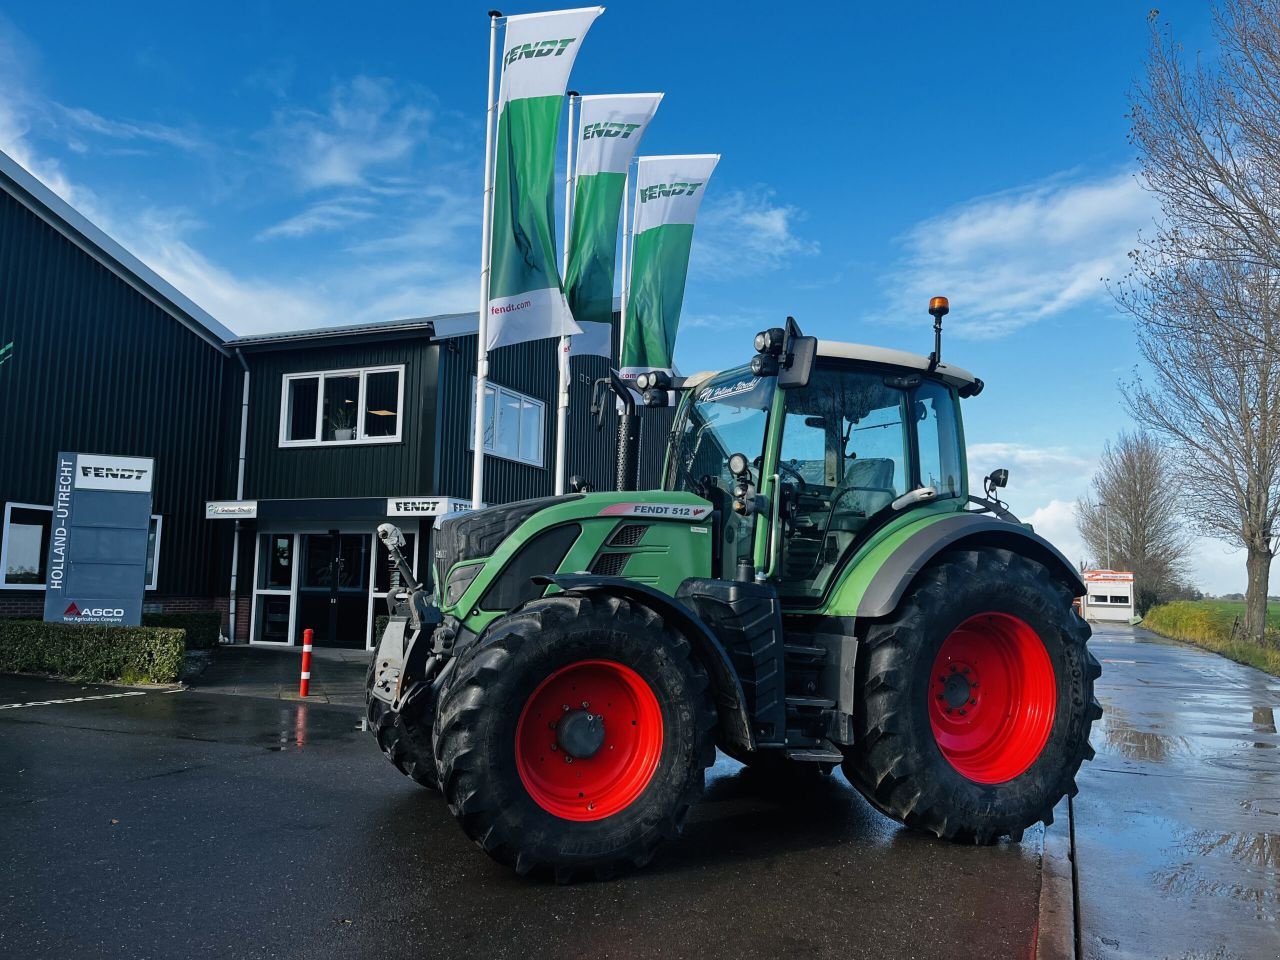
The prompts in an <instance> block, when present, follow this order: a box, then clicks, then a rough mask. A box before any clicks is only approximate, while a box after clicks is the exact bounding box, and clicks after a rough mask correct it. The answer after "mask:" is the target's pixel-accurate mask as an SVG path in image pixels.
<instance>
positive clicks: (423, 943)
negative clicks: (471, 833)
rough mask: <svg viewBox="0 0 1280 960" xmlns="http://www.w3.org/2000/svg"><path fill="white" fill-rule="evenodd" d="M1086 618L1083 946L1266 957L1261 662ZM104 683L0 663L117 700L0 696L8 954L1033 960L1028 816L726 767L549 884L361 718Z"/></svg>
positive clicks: (52, 690)
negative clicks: (664, 824)
mask: <svg viewBox="0 0 1280 960" xmlns="http://www.w3.org/2000/svg"><path fill="white" fill-rule="evenodd" d="M1095 636H1096V639H1095V641H1094V644H1095V653H1097V655H1098V656H1099V657H1100V659H1102V660H1104V661H1105V662H1104V668H1105V673H1104V676H1103V681H1102V682H1101V684H1100V687H1099V695H1100V699H1101V700H1102V701H1103V704H1104V706H1105V707H1106V709H1107V711H1108V713H1107V715H1106V719H1105V720H1104V722H1103V723H1102V724H1101V725H1100V726H1099V727H1096V728H1095V733H1094V738H1093V742H1094V745H1095V746H1096V747H1097V748H1098V758H1097V760H1096V761H1095V762H1094V763H1092V764H1088V765H1086V768H1085V772H1084V773H1083V774H1082V776H1081V793H1080V795H1079V796H1078V797H1077V798H1076V800H1075V803H1074V809H1075V840H1076V867H1077V871H1076V873H1075V877H1074V879H1075V881H1076V882H1077V883H1078V886H1079V890H1080V900H1079V913H1080V918H1081V920H1082V927H1081V929H1080V936H1081V945H1082V948H1083V950H1082V956H1084V957H1087V958H1091V960H1092V958H1110V957H1122V958H1130V957H1133V958H1137V957H1142V958H1148V957H1150V958H1161V957H1170V958H1193V957H1194V958H1218V960H1235V958H1249V960H1253V958H1272V957H1277V956H1280V935H1278V933H1277V910H1278V907H1280V864H1278V862H1277V860H1278V858H1280V759H1277V756H1276V755H1277V753H1280V750H1277V749H1276V748H1277V747H1278V746H1280V738H1278V737H1277V734H1276V728H1275V720H1276V713H1275V710H1276V709H1277V708H1280V681H1277V680H1275V679H1274V678H1268V677H1266V676H1265V675H1263V674H1260V673H1258V672H1257V671H1252V670H1249V669H1248V668H1244V667H1239V666H1237V665H1235V664H1232V663H1230V662H1228V661H1225V660H1222V659H1220V658H1218V657H1214V656H1212V655H1209V654H1205V653H1202V652H1200V651H1197V650H1194V649H1192V648H1188V647H1183V646H1180V645H1172V644H1166V643H1162V642H1155V641H1154V639H1153V638H1151V637H1150V635H1148V634H1146V633H1145V632H1144V631H1141V630H1138V631H1133V630H1131V629H1130V628H1112V629H1105V628H1097V629H1096V634H1095ZM237 669H239V668H238V667H237ZM237 682H240V681H237ZM122 692H127V691H122V690H121V689H120V688H111V687H103V688H84V687H80V686H76V685H71V684H64V683H60V682H55V681H46V680H38V679H31V678H17V677H0V704H13V703H29V702H33V701H48V700H60V699H64V698H70V697H82V696H102V695H111V699H102V700H82V701H80V702H74V703H65V704H45V705H41V706H31V707H21V708H18V709H0V824H2V826H0V956H3V957H10V956H12V957H24V958H26V957H32V958H41V957H59V958H63V957H66V956H76V957H83V958H96V957H112V958H115V957H121V958H126V957H157V958H167V957H298V958H303V957H305V958H330V957H334V958H338V957H384V956H385V957H397V958H398V957H405V956H427V957H432V958H452V957H466V958H476V957H485V958H489V957H493V958H503V957H520V958H540V957H557V958H578V957H584V958H585V957H699V958H702V957H706V958H718V957H732V958H734V960H744V958H754V957H833V958H834V957H840V958H857V957H876V958H881V957H883V958H899V957H915V958H934V957H947V958H968V957H974V958H978V957H982V958H1006V957H1008V958H1028V957H1032V956H1034V955H1035V949H1036V940H1037V934H1038V930H1039V929H1040V928H1041V925H1042V924H1043V923H1044V922H1045V921H1046V918H1045V917H1041V916H1039V915H1038V904H1039V903H1040V900H1039V898H1040V894H1041V851H1042V847H1043V842H1042V841H1043V833H1042V831H1040V830H1035V831H1029V832H1028V834H1027V837H1026V839H1025V840H1024V842H1023V843H1021V844H1002V845H999V846H996V847H990V848H981V849H977V848H966V847H959V846H954V845H951V844H946V843H942V842H939V841H937V840H934V839H932V838H930V837H925V836H920V835H918V834H915V833H912V832H910V831H906V830H903V829H900V828H898V827H897V826H896V825H894V824H893V823H891V822H890V821H888V820H886V819H884V818H883V817H881V816H880V815H879V814H877V813H876V812H875V811H873V810H872V809H871V808H870V807H869V806H867V804H866V803H865V802H864V801H863V800H862V799H861V797H859V796H858V795H857V793H856V792H855V791H854V790H852V789H851V788H850V787H849V786H848V784H847V783H845V781H844V780H843V778H841V777H840V776H839V774H836V775H835V776H832V777H830V778H824V779H821V780H818V781H816V782H813V783H807V784H791V785H788V786H783V787H779V786H777V785H770V784H769V783H767V782H765V783H762V782H760V781H759V780H757V779H756V778H754V777H753V776H752V775H751V774H749V773H747V772H745V771H744V770H743V769H742V768H741V767H740V766H739V765H738V764H737V763H735V762H733V761H731V760H728V759H727V758H721V760H720V762H719V763H717V765H716V767H715V768H714V769H713V770H712V771H711V774H710V779H709V785H708V791H707V797H706V801H705V802H704V803H703V804H702V805H701V806H700V807H699V808H697V809H696V810H695V813H694V815H693V817H692V819H691V823H690V826H689V829H688V831H687V835H686V837H685V839H684V840H683V841H682V842H680V843H678V844H675V845H672V846H669V847H667V848H666V849H665V851H664V853H663V854H662V855H661V856H660V857H659V858H658V859H657V860H656V861H655V862H654V864H653V865H652V866H651V867H650V868H649V869H647V870H645V871H642V872H640V873H636V874H634V875H631V876H628V877H624V878H622V879H619V880H615V881H611V882H608V883H583V884H575V885H570V886H556V885H554V884H552V883H549V882H529V881H525V880H520V879H518V878H516V877H515V876H514V874H512V873H511V872H510V871H508V870H506V869H504V868H502V867H499V866H498V865H496V864H494V863H492V862H491V861H490V860H489V859H488V858H487V857H486V856H484V855H483V854H482V853H481V852H480V851H479V850H477V849H476V848H475V847H473V846H472V845H471V844H470V843H469V842H468V841H467V840H466V839H465V838H464V837H463V835H462V833H461V831H460V830H459V829H458V828H457V827H456V825H455V824H454V823H453V821H452V819H451V818H450V816H449V813H448V811H447V810H446V809H445V807H444V805H443V804H442V803H441V801H440V799H439V797H438V796H437V795H434V794H431V793H428V792H427V791H424V790H422V789H421V788H419V787H416V786H415V785H413V784H412V783H410V782H409V781H407V780H406V779H405V778H403V777H401V776H400V775H399V774H398V773H396V772H395V771H394V770H393V769H392V768H391V767H390V766H389V765H388V764H387V763H386V762H385V760H383V759H382V757H381V755H379V754H378V753H377V751H376V749H375V747H374V745H373V743H372V740H371V738H369V736H368V734H367V733H364V732H362V731H361V730H360V729H358V728H359V726H360V715H359V711H358V710H357V709H352V708H349V707H341V706H335V705H331V704H318V703H299V702H297V701H288V700H278V699H268V698H260V697H257V696H241V695H227V694H222V693H208V692H200V691H199V690H195V691H179V692H160V691H149V692H147V693H145V694H144V695H140V696H126V697H120V696H116V695H117V694H120V693H122ZM1064 828H1065V824H1064V822H1062V820H1061V819H1060V822H1059V823H1058V824H1055V826H1054V827H1053V828H1052V831H1053V833H1054V837H1055V841H1056V843H1055V844H1053V845H1051V846H1058V847H1062V848H1065V846H1066V844H1065V839H1064ZM1063 875H1064V876H1070V875H1071V871H1070V867H1069V866H1067V867H1066V868H1065V872H1063ZM1067 886H1068V887H1069V886H1070V884H1069V883H1068V884H1067ZM1066 913H1067V914H1068V915H1069V913H1070V911H1069V909H1068V910H1067V911H1066Z"/></svg>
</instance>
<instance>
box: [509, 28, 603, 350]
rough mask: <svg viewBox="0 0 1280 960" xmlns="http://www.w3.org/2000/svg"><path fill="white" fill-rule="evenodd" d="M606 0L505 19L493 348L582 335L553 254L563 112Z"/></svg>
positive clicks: (554, 252) (554, 248)
mask: <svg viewBox="0 0 1280 960" xmlns="http://www.w3.org/2000/svg"><path fill="white" fill-rule="evenodd" d="M603 12H604V7H583V8H581V9H578V10H560V11H556V12H554V13H530V14H521V15H518V16H513V17H508V18H507V28H506V40H505V43H504V45H503V51H502V86H501V90H500V92H499V94H498V145H497V150H496V152H495V154H494V187H493V239H492V241H491V244H490V248H489V250H490V256H489V270H490V273H489V302H488V304H487V305H486V306H487V309H488V311H489V316H488V321H489V322H488V331H489V336H488V344H487V346H488V348H489V349H490V350H492V349H494V348H495V347H501V346H505V345H507V344H511V343H521V342H523V341H525V340H541V339H543V338H545V337H560V336H565V335H567V334H573V333H578V332H579V329H578V326H577V325H576V324H575V323H574V322H573V315H572V314H571V313H570V312H569V305H568V302H567V301H566V300H565V296H564V290H563V287H562V285H561V280H560V270H559V267H558V264H557V261H556V243H555V211H554V208H553V203H554V198H555V166H556V139H557V136H558V134H559V130H560V111H561V108H562V107H563V105H564V92H565V88H566V87H567V86H568V83H569V72H570V70H572V69H573V61H574V58H575V57H576V56H577V54H578V50H579V48H580V47H581V45H582V38H583V37H585V36H586V34H587V31H588V30H589V29H590V28H591V24H592V23H593V22H594V21H595V19H596V17H598V16H600V14H601V13H603Z"/></svg>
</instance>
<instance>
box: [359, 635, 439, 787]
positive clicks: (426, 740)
mask: <svg viewBox="0 0 1280 960" xmlns="http://www.w3.org/2000/svg"><path fill="white" fill-rule="evenodd" d="M375 660H376V655H375V658H374V660H371V661H370V662H369V673H368V676H366V677H365V685H364V704H365V717H366V718H367V719H368V721H369V731H370V732H371V733H372V734H373V738H374V739H375V740H377V741H378V748H379V749H380V750H381V751H382V753H383V755H384V756H385V757H386V758H387V759H388V760H390V761H391V765H392V766H393V767H395V768H396V769H397V770H399V771H400V772H401V773H403V774H404V775H405V776H406V777H408V778H409V779H410V780H412V781H413V782H414V783H418V784H421V785H422V786H424V787H426V788H427V789H428V790H436V791H438V790H439V789H440V777H439V776H438V775H437V773H436V757H435V752H434V751H433V750H432V747H431V727H432V725H433V721H434V719H435V709H434V704H426V703H423V704H421V705H414V706H413V707H412V708H411V709H410V710H409V712H408V713H407V714H405V713H400V712H397V711H395V710H392V709H391V707H390V706H388V705H387V704H386V703H385V702H383V701H382V700H379V699H378V698H377V697H375V696H374V695H373V677H374V667H375V662H374V661H375ZM424 692H425V691H424Z"/></svg>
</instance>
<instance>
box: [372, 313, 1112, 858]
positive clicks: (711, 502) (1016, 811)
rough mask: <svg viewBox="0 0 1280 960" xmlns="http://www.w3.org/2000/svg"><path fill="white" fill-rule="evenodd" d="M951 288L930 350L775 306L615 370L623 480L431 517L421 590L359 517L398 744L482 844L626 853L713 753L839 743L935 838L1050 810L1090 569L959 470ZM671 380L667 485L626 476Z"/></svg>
mask: <svg viewBox="0 0 1280 960" xmlns="http://www.w3.org/2000/svg"><path fill="white" fill-rule="evenodd" d="M946 312H947V303H946V300H945V298H942V297H938V298H935V299H934V300H933V301H932V302H931V303H930V313H931V314H933V316H934V351H933V353H932V354H931V355H930V356H927V357H925V356H919V355H915V354H911V353H905V352H901V351H897V350H889V349H883V348H879V347H870V346H860V345H856V344H849V343H835V342H830V341H825V340H817V339H816V338H814V337H807V336H803V335H802V334H801V332H800V330H799V328H798V327H797V325H796V323H795V321H794V320H792V319H791V318H787V324H786V327H785V328H774V329H770V330H766V331H764V332H762V333H760V334H758V335H757V336H756V338H755V349H756V355H755V356H754V357H752V358H751V361H750V363H749V364H746V365H743V366H740V367H736V368H734V369H731V370H727V371H725V372H723V373H715V374H699V375H696V376H691V377H687V378H677V377H673V376H669V375H667V374H664V373H662V372H655V373H652V374H642V375H641V376H639V377H637V378H636V379H635V381H633V382H632V383H629V384H624V383H623V382H622V381H621V380H620V379H618V377H617V376H616V375H614V376H613V377H612V378H610V380H609V381H608V383H607V386H609V387H610V388H611V389H612V392H613V393H614V394H616V397H617V399H616V401H612V405H616V406H618V407H619V408H622V411H623V412H622V413H621V414H620V427H619V445H620V446H619V451H618V463H619V468H618V472H619V475H620V476H619V483H618V487H619V489H618V490H616V491H609V492H603V491H602V492H592V491H590V490H588V489H585V484H583V483H581V482H580V481H579V482H576V483H574V484H572V486H573V487H574V488H575V492H573V493H570V494H566V495H563V496H557V497H547V498H544V499H536V500H525V501H522V502H519V503H510V504H506V505H502V506H493V507H489V508H487V509H482V510H476V511H474V512H469V513H460V514H455V515H452V516H450V517H448V518H446V519H444V520H443V521H441V522H440V523H438V525H437V527H436V529H435V531H434V533H433V540H434V543H433V549H432V554H433V556H434V592H432V591H431V590H430V589H429V588H428V587H426V586H424V585H422V584H420V583H418V582H417V581H416V580H415V578H414V574H413V571H412V569H411V568H410V567H409V565H408V564H407V563H406V562H405V560H404V558H403V557H402V556H401V553H400V550H399V549H398V548H399V547H400V546H401V545H403V542H404V541H403V538H402V536H401V534H400V532H399V531H398V530H397V529H396V528H395V527H394V526H392V525H390V524H383V525H382V526H381V527H379V530H378V533H379V537H380V538H381V540H382V542H383V543H384V544H386V545H387V547H388V548H389V550H390V554H391V557H392V564H393V570H394V571H395V572H396V574H397V580H398V584H399V585H398V586H396V587H395V588H394V589H393V590H392V594H391V598H390V600H389V602H390V603H391V604H392V605H393V609H392V616H391V618H390V622H389V624H388V626H387V628H386V630H385V632H384V634H383V636H382V638H381V640H380V644H379V647H378V649H377V652H376V654H375V657H374V659H373V661H372V663H371V666H370V672H369V685H368V718H369V722H370V726H371V728H372V731H373V733H374V735H375V737H376V738H377V741H378V744H379V746H380V747H381V749H382V750H383V752H384V753H385V754H386V756H387V757H388V758H389V759H390V761H391V762H392V763H393V764H394V765H395V766H396V767H397V768H398V769H399V770H400V771H401V772H402V773H404V774H406V775H408V776H409V777H412V778H413V779H414V780H416V781H417V782H418V783H420V784H422V785H423V786H425V787H429V788H431V789H433V790H439V791H441V792H443V794H444V798H445V801H446V802H447V803H448V805H449V809H450V810H451V811H452V812H453V814H454V816H455V817H456V818H457V819H458V821H459V822H460V823H461V825H462V828H463V830H464V831H465V832H466V833H467V835H468V836H469V837H471V838H472V839H473V840H474V841H475V842H476V843H477V844H478V845H479V846H480V847H482V848H483V849H484V850H485V851H486V852H487V853H489V854H490V856H492V857H494V858H495V859H497V860H498V861H500V862H501V863H504V864H508V865H511V866H513V867H515V869H516V871H517V872H519V873H521V874H525V873H528V872H530V871H534V870H537V871H540V872H547V873H551V874H553V875H554V876H555V877H556V878H557V879H560V880H567V879H570V878H572V877H575V876H578V875H583V874H585V875H592V874H594V875H597V876H608V875H611V874H613V873H615V872H617V871H618V870H620V869H627V868H630V867H638V866H642V865H644V864H645V863H647V862H648V861H649V860H650V859H651V858H652V856H653V854H654V851H655V849H656V848H657V846H658V845H659V844H660V843H661V842H662V841H664V840H665V839H667V838H669V837H673V836H676V835H678V834H679V833H680V832H681V829H682V827H683V825H684V822H685V819H686V817H687V815H688V813H689V810H690V807H691V806H692V805H693V804H694V803H696V802H697V801H698V798H699V795H700V794H701V792H702V789H703V783H704V775H705V770H706V768H707V767H708V766H710V765H711V764H712V763H713V762H714V761H715V758H716V749H717V748H719V749H720V750H721V751H723V752H724V753H725V754H727V755H728V756H730V757H732V758H734V759H736V760H738V761H740V762H742V763H744V764H746V765H747V766H748V767H752V768H758V770H759V771H760V772H761V775H763V776H766V777H780V778H793V777H801V776H805V775H810V774H817V773H830V772H831V771H832V770H833V769H834V767H835V766H836V765H837V764H838V765H839V766H840V768H841V769H842V770H843V772H844V774H845V776H846V777H847V778H848V780H849V782H850V783H852V784H853V785H854V786H855V787H856V788H857V789H858V790H860V791H861V792H862V793H863V795H864V796H866V798H867V799H868V800H869V801H870V802H871V803H872V804H873V805H874V806H875V807H876V808H877V809H879V810H880V811H882V812H883V813H885V814H886V815H888V816H890V817H893V818H894V819H896V820H898V821H900V822H902V823H904V824H906V825H907V826H908V827H913V828H917V829H920V830H926V831H929V832H931V833H933V834H936V835H937V836H938V837H940V838H944V839H947V840H954V841H959V842H962V843H971V844H972V843H976V844H988V843H992V842H995V841H996V840H998V839H1000V838H1002V837H1009V838H1011V839H1012V840H1013V841H1017V840H1020V839H1021V837H1022V834H1023V831H1024V830H1026V829H1027V828H1028V827H1029V826H1031V825H1033V824H1035V823H1037V822H1038V821H1044V822H1045V823H1049V822H1050V821H1051V820H1052V810H1053V808H1054V806H1055V805H1056V804H1057V803H1058V801H1059V800H1060V799H1061V798H1062V797H1063V796H1068V795H1073V794H1074V793H1075V790H1076V787H1075V775H1076V772H1077V770H1078V769H1079V767H1080V764H1081V762H1082V761H1083V760H1085V759H1088V758H1091V757H1092V756H1093V751H1092V750H1091V749H1090V746H1089V730H1090V727H1091V726H1092V723H1093V721H1094V720H1096V719H1097V718H1098V717H1100V716H1101V713H1102V711H1101V709H1100V708H1099V706H1098V704H1097V701H1096V700H1095V699H1094V697H1093V686H1094V681H1095V680H1096V679H1097V677H1098V676H1099V674H1100V673H1101V669H1100V667H1099V665H1098V662H1097V660H1095V659H1094V657H1093V656H1092V655H1091V654H1090V653H1089V652H1088V650H1087V649H1086V646H1085V644H1086V642H1087V641H1088V639H1089V635H1090V631H1089V627H1088V625H1087V624H1086V623H1085V622H1084V621H1083V620H1082V619H1081V618H1080V617H1079V616H1078V615H1077V614H1076V612H1075V610H1074V608H1073V606H1072V600H1073V598H1074V597H1077V596H1079V595H1081V594H1083V593H1084V590H1085V587H1084V584H1083V583H1082V582H1081V580H1080V577H1079V575H1078V574H1077V572H1076V571H1075V569H1074V568H1073V567H1072V565H1071V564H1070V563H1069V562H1068V561H1067V560H1066V559H1065V558H1064V557H1063V556H1062V554H1061V553H1059V552H1058V550H1056V549H1055V548H1054V547H1053V546H1052V545H1051V544H1050V543H1048V541H1046V540H1045V539H1043V538H1042V537H1040V536H1038V535H1036V534H1035V532H1034V531H1033V530H1032V529H1031V527H1030V526H1029V525H1027V524H1024V523H1020V522H1019V521H1018V519H1017V518H1016V517H1015V516H1013V515H1012V514H1011V513H1010V512H1009V511H1008V509H1007V506H1006V504H1004V503H1003V502H1002V501H1001V500H1000V488H1002V487H1003V486H1004V485H1005V482H1006V480H1007V476H1008V474H1007V472H1006V471H1004V470H996V471H994V472H993V473H992V474H991V475H990V476H988V477H987V478H986V480H985V482H984V494H985V495H984V496H982V497H973V496H970V495H969V490H968V482H967V465H966V462H965V445H964V434H963V431H962V428H961V419H960V400H961V399H964V398H968V397H975V396H977V395H978V394H979V393H981V392H982V387H983V384H982V381H981V380H979V379H978V378H977V377H975V376H973V375H972V374H970V373H969V372H967V371H965V370H962V369H960V368H959V367H955V366H951V365H949V364H946V363H943V362H941V357H940V355H941V320H942V316H943V315H944V314H945V313H946ZM633 390H634V391H636V393H637V394H638V395H639V397H640V399H641V402H640V403H639V404H638V405H637V404H636V403H635V402H634V401H633V399H632V397H633ZM604 396H605V399H606V400H612V398H610V397H609V395H608V393H605V394H604ZM677 397H678V399H679V406H678V410H677V412H676V414H675V416H676V419H675V425H674V429H673V430H672V432H671V439H670V445H669V448H668V451H667V455H666V464H665V468H664V472H663V475H662V484H661V489H659V490H649V491H644V492H636V491H635V490H634V486H635V473H636V469H635V461H636V438H637V435H638V431H637V429H635V427H636V424H635V423H634V421H635V420H636V419H638V418H639V417H640V415H641V413H643V408H644V407H646V406H650V407H660V406H668V405H670V404H671V403H672V401H673V400H674V399H676V398H677ZM668 416H670V414H668ZM575 479H576V478H575Z"/></svg>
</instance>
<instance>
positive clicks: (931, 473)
mask: <svg viewBox="0 0 1280 960" xmlns="http://www.w3.org/2000/svg"><path fill="white" fill-rule="evenodd" d="M914 409H915V416H916V438H917V440H918V441H919V446H920V459H919V465H920V484H921V486H925V487H933V488H934V489H935V490H937V491H938V496H939V497H940V498H941V497H958V496H961V495H962V493H963V491H962V484H961V482H960V481H961V477H962V476H963V474H964V471H963V470H962V469H961V464H960V437H959V431H958V430H957V428H956V401H955V397H953V396H952V394H951V391H950V390H948V389H947V388H946V387H944V386H943V385H942V384H940V383H934V382H932V381H927V382H925V383H922V384H921V385H920V387H919V389H917V390H916V392H915V403H914Z"/></svg>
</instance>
